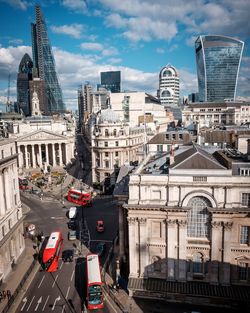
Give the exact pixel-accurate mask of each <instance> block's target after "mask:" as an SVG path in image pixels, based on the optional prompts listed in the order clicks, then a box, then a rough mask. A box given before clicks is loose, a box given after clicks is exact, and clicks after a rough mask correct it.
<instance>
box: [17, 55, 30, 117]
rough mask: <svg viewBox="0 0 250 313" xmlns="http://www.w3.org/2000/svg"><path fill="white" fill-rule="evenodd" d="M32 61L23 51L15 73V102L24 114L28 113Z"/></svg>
mask: <svg viewBox="0 0 250 313" xmlns="http://www.w3.org/2000/svg"><path fill="white" fill-rule="evenodd" d="M32 68H33V62H32V60H31V58H30V56H29V55H28V54H27V53H25V54H24V56H23V57H22V60H21V62H20V64H19V69H18V74H17V104H18V110H20V111H21V112H23V114H24V115H26V116H28V115H30V86H29V83H30V81H31V80H32Z"/></svg>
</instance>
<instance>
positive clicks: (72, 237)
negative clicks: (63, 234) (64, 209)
mask: <svg viewBox="0 0 250 313" xmlns="http://www.w3.org/2000/svg"><path fill="white" fill-rule="evenodd" d="M68 240H76V230H70V231H69V232H68Z"/></svg>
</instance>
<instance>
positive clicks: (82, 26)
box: [0, 0, 250, 109]
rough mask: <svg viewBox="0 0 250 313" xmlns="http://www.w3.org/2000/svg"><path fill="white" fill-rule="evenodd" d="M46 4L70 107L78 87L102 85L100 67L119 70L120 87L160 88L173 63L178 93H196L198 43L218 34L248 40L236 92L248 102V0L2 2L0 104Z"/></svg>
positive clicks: (13, 85) (12, 91)
mask: <svg viewBox="0 0 250 313" xmlns="http://www.w3.org/2000/svg"><path fill="white" fill-rule="evenodd" d="M36 4H39V5H41V8H42V12H43V15H44V17H45V21H46V24H47V29H48V34H49V39H50V42H51V45H52V46H53V52H54V57H55V61H56V67H57V72H58V76H59V80H60V83H61V86H62V90H63V95H64V99H65V103H66V106H67V107H68V108H70V109H76V103H77V88H78V86H79V85H80V84H83V83H84V82H85V81H89V82H90V83H92V84H93V85H94V86H95V85H96V84H97V83H99V80H100V72H101V71H107V70H121V72H122V89H124V90H140V91H146V92H149V93H152V94H154V95H155V94H156V90H157V88H158V84H159V82H158V73H159V71H160V69H161V68H162V67H163V66H164V65H166V64H168V63H170V64H171V65H173V66H175V67H176V68H177V70H178V72H179V76H180V82H181V86H180V92H181V95H182V96H183V95H187V94H188V93H191V92H196V91H197V78H196V63H195V54H194V41H195V39H196V38H197V36H198V35H202V34H218V35H226V36H231V37H235V38H238V39H240V40H243V41H244V42H245V48H244V52H243V59H242V64H241V69H240V74H239V84H238V93H237V94H238V96H239V97H240V98H244V99H247V100H250V90H249V85H250V84H249V83H250V39H249V35H250V19H249V12H250V1H249V0H237V1H235V0H217V1H216V0H213V1H207V0H188V1H186V0H154V1H152V0H123V1H118V0H59V1H56V0H50V1H49V0H46V1H32V0H28V1H24V0H0V21H1V27H0V102H2V103H5V102H6V96H7V87H8V74H9V73H10V74H11V84H10V85H11V88H10V95H11V100H12V101H15V100H16V75H17V70H18V65H19V63H20V60H21V58H22V56H23V55H24V53H25V52H28V53H29V54H30V56H31V57H32V53H31V38H30V23H31V22H34V21H35V9H34V6H35V5H36Z"/></svg>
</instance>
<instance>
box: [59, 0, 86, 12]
mask: <svg viewBox="0 0 250 313" xmlns="http://www.w3.org/2000/svg"><path fill="white" fill-rule="evenodd" d="M62 5H63V6H64V7H66V8H68V9H70V10H73V11H76V12H78V13H84V12H86V10H87V3H86V0H63V1H62Z"/></svg>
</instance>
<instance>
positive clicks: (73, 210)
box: [69, 206, 77, 218]
mask: <svg viewBox="0 0 250 313" xmlns="http://www.w3.org/2000/svg"><path fill="white" fill-rule="evenodd" d="M76 214H77V207H75V206H72V207H70V209H69V218H75V217H76Z"/></svg>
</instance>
